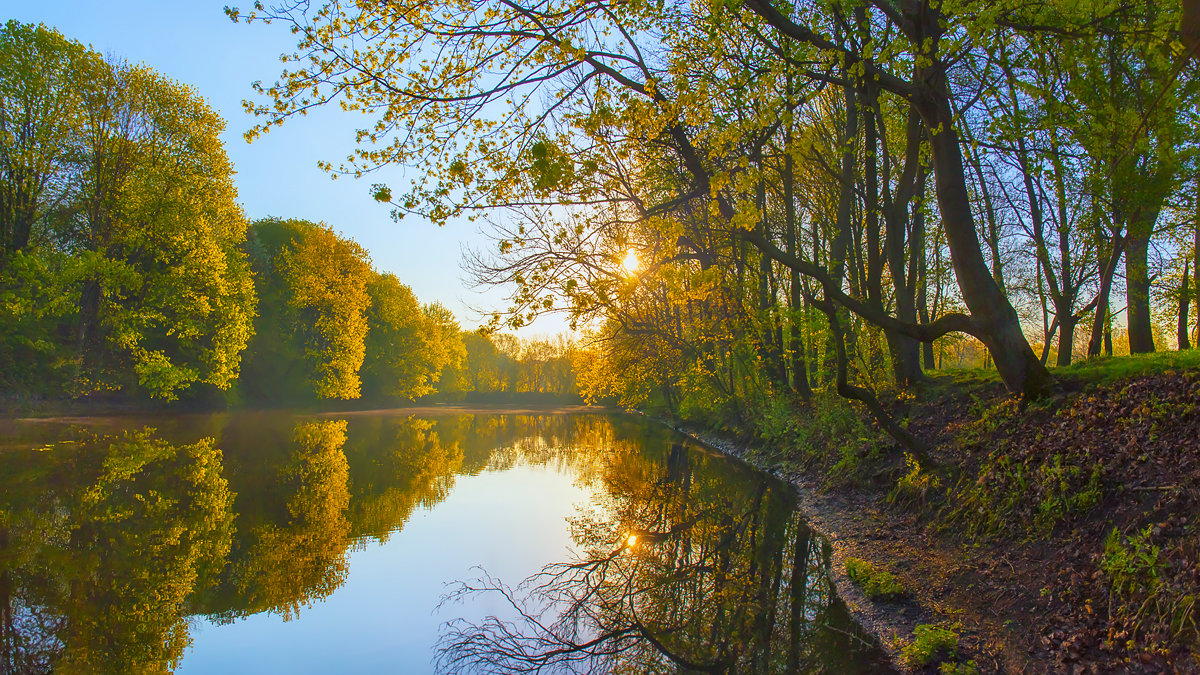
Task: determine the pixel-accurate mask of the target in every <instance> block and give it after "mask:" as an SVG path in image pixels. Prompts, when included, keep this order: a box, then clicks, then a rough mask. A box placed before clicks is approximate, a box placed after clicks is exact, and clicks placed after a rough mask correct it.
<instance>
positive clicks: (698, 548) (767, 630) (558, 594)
mask: <svg viewBox="0 0 1200 675" xmlns="http://www.w3.org/2000/svg"><path fill="white" fill-rule="evenodd" d="M607 456H608V457H609V458H610V459H611V461H610V462H608V466H607V467H605V469H606V470H604V471H602V472H601V476H600V480H601V481H602V482H603V483H604V484H605V487H606V488H607V489H606V490H601V491H598V494H599V495H600V496H599V497H598V498H597V503H596V504H595V505H594V507H593V509H592V510H591V511H590V512H588V513H585V514H583V515H581V516H580V517H578V518H577V519H576V520H575V522H573V523H572V527H573V536H574V539H575V542H576V545H577V550H578V551H580V554H579V555H578V556H576V557H575V558H574V559H572V560H570V561H568V562H561V563H552V564H549V565H546V566H545V567H544V568H542V570H541V571H540V572H539V573H537V574H534V575H533V576H531V577H529V578H527V579H525V580H524V581H522V582H521V583H519V584H517V585H516V586H509V585H507V584H505V583H504V582H503V581H501V580H499V579H497V578H495V577H494V576H492V575H491V574H489V573H488V572H487V571H486V570H482V569H481V570H480V575H479V577H478V578H476V579H473V580H470V581H460V582H458V583H456V584H454V585H452V586H451V589H450V591H449V593H447V595H446V596H445V598H444V600H443V606H444V607H445V606H448V605H452V604H454V603H457V602H460V601H461V602H467V603H469V604H480V603H481V602H482V601H483V600H486V598H487V596H492V599H493V600H495V599H499V600H500V602H501V605H503V606H504V608H505V610H504V612H503V615H491V616H487V617H485V618H483V619H481V620H478V621H469V620H466V619H456V620H452V621H450V622H448V623H446V624H445V625H444V627H443V630H442V633H441V637H440V640H439V644H438V657H437V666H438V668H439V670H440V671H442V672H455V673H457V672H485V673H514V672H515V673H534V672H544V671H546V672H579V673H585V672H586V673H597V672H645V673H657V672H662V673H666V672H679V671H680V670H683V671H687V672H698V673H735V672H736V673H775V672H792V673H795V672H831V673H850V672H883V671H886V670H887V669H888V666H887V665H886V662H884V661H882V660H881V657H880V652H879V650H878V648H877V646H876V645H874V644H872V643H871V642H869V641H868V638H865V637H864V636H862V635H861V634H860V633H859V630H858V629H857V628H856V627H854V625H853V624H852V623H851V622H850V620H849V617H848V616H847V614H846V611H845V607H844V605H843V604H842V603H841V602H840V601H839V600H838V599H837V598H836V596H835V595H834V593H833V589H832V587H831V582H830V580H829V573H828V566H829V549H828V543H827V542H826V541H825V540H824V539H822V538H821V537H819V536H818V535H816V534H814V533H813V532H812V531H811V530H810V529H809V528H808V526H807V525H806V524H805V523H804V521H803V519H802V518H801V517H800V516H799V515H798V514H797V513H796V511H795V504H794V498H793V496H792V492H791V490H790V488H788V487H787V486H785V485H783V484H782V483H779V482H777V481H774V480H771V479H767V478H761V479H760V480H758V481H737V482H731V481H727V480H723V479H722V478H723V477H722V476H721V475H720V473H719V472H717V471H712V470H710V469H709V467H708V466H707V464H708V463H707V462H702V464H704V465H705V466H697V465H696V463H695V462H694V458H695V457H696V453H695V452H694V451H688V450H687V449H686V448H684V447H683V446H682V445H678V444H675V445H673V446H672V447H671V449H670V451H669V453H668V457H667V460H666V462H665V465H663V464H662V463H653V462H641V463H638V464H634V463H627V462H622V461H621V455H620V453H613V454H608V455H607ZM655 471H657V472H658V475H653V473H652V472H655Z"/></svg>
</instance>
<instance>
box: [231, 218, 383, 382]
mask: <svg viewBox="0 0 1200 675" xmlns="http://www.w3.org/2000/svg"><path fill="white" fill-rule="evenodd" d="M248 248H249V253H250V256H251V260H252V261H253V265H254V271H255V285H256V288H257V292H258V295H259V297H260V298H261V307H262V310H261V312H260V315H259V320H258V322H257V325H256V326H255V339H254V341H253V342H252V343H251V344H250V347H249V349H248V350H247V354H246V366H245V372H244V375H243V377H242V380H241V383H242V388H243V390H244V391H245V393H246V394H247V396H248V397H249V398H251V399H255V400H263V401H302V400H319V399H351V398H358V396H359V393H360V386H361V381H360V379H359V368H360V367H361V366H362V363H363V359H364V357H365V349H366V347H365V339H366V334H367V328H368V324H367V317H366V311H367V307H368V306H369V303H370V296H369V295H368V293H367V282H368V279H369V275H370V273H371V268H370V262H369V260H368V259H367V254H366V251H364V250H363V249H362V247H361V246H359V245H358V244H356V243H354V242H353V241H350V240H348V239H345V238H342V237H340V236H338V235H337V234H335V233H334V232H333V230H331V229H330V228H329V227H328V226H325V225H322V224H317V223H312V222H308V221H303V220H280V219H266V220H260V221H256V222H255V223H254V226H253V228H252V229H251V232H250V241H249V243H248Z"/></svg>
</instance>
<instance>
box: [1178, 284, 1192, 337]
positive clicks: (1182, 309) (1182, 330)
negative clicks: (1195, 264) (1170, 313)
mask: <svg viewBox="0 0 1200 675" xmlns="http://www.w3.org/2000/svg"><path fill="white" fill-rule="evenodd" d="M1191 301H1192V293H1191V289H1189V288H1188V266H1187V264H1186V263H1185V264H1184V266H1183V281H1182V282H1181V283H1180V286H1179V326H1178V329H1177V336H1178V339H1179V350H1180V351H1183V350H1184V349H1191V348H1192V344H1191V340H1189V339H1188V305H1190V304H1191Z"/></svg>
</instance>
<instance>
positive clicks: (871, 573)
mask: <svg viewBox="0 0 1200 675" xmlns="http://www.w3.org/2000/svg"><path fill="white" fill-rule="evenodd" d="M846 576H848V577H850V581H853V582H854V584H855V585H856V586H858V587H859V588H861V589H862V590H863V593H864V594H865V595H866V596H867V597H868V598H870V599H872V600H895V599H897V598H901V597H904V595H905V590H904V586H903V585H902V584H901V583H900V580H899V579H897V578H896V576H895V575H894V574H892V573H890V572H883V571H881V570H877V569H875V566H874V565H872V564H871V563H869V562H867V561H865V560H859V559H858V558H846Z"/></svg>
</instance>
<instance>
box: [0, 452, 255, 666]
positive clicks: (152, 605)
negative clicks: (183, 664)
mask: <svg viewBox="0 0 1200 675" xmlns="http://www.w3.org/2000/svg"><path fill="white" fill-rule="evenodd" d="M152 434H153V430H151V429H145V430H143V431H139V432H132V433H127V434H125V435H123V436H114V437H88V436H83V437H82V438H81V439H80V442H77V443H76V442H68V443H62V444H59V445H58V446H56V447H50V448H46V449H43V450H41V451H38V450H28V451H18V450H10V451H6V452H5V453H3V454H2V455H0V475H4V476H5V490H4V491H3V493H2V495H0V550H2V551H3V556H2V557H0V614H2V615H3V616H2V617H0V618H2V626H0V631H2V632H0V652H2V656H3V660H2V663H3V669H4V671H5V672H42V671H49V670H58V671H64V672H94V671H97V670H104V671H122V670H123V671H128V672H139V673H144V672H165V671H169V670H171V669H173V668H174V667H175V666H177V665H178V663H179V660H180V659H181V658H182V656H183V651H184V649H185V648H186V647H187V645H188V644H189V638H188V630H187V628H188V627H187V620H186V617H185V611H186V609H187V602H188V598H189V596H190V595H191V593H192V592H193V589H195V588H203V587H204V586H206V585H208V584H210V583H211V582H212V581H214V578H215V575H216V574H217V573H218V572H219V571H220V569H221V567H222V566H223V565H224V563H225V557H226V554H227V553H228V551H229V546H230V535H231V527H232V513H231V511H230V507H231V502H232V497H231V495H230V492H229V488H228V484H227V483H226V482H225V479H224V478H222V476H221V471H222V461H221V452H220V450H218V449H216V448H215V447H214V445H213V442H212V440H211V439H204V440H202V441H200V442H198V443H194V444H191V445H182V446H175V445H171V444H168V443H166V442H165V441H162V440H159V439H156V438H154V436H153V435H152Z"/></svg>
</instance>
